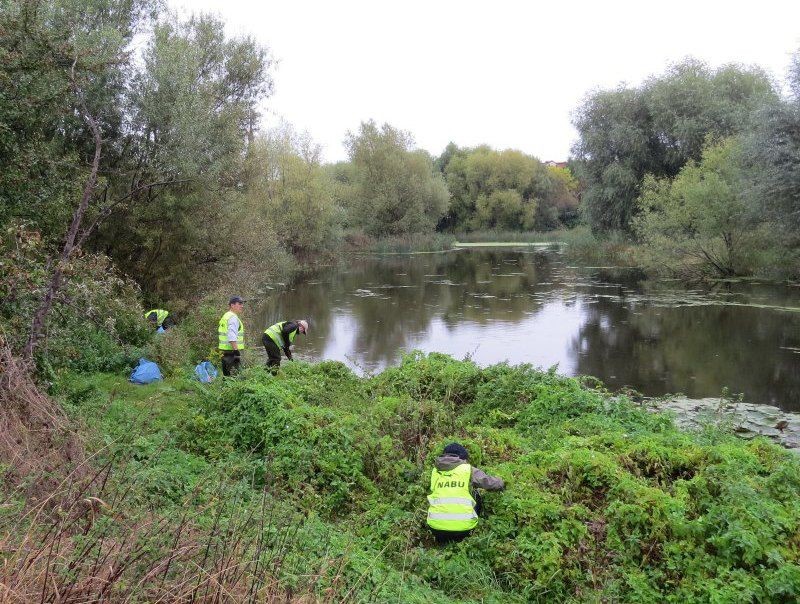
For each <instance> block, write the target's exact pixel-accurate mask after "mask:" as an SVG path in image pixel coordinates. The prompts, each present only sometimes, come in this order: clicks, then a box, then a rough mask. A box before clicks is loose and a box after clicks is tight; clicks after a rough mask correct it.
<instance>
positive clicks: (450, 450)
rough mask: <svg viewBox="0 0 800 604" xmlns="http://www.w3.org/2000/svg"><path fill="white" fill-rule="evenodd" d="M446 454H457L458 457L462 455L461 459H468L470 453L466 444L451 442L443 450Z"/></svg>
mask: <svg viewBox="0 0 800 604" xmlns="http://www.w3.org/2000/svg"><path fill="white" fill-rule="evenodd" d="M442 453H444V454H445V455H455V456H456V457H460V458H461V459H468V458H469V453H467V449H466V447H465V446H464V445H462V444H460V443H450V444H449V445H447V446H446V447H445V448H444V451H442Z"/></svg>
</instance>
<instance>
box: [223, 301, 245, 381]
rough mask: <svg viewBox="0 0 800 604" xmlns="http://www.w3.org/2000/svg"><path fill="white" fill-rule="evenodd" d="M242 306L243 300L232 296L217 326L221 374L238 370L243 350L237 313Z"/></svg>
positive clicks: (241, 333)
mask: <svg viewBox="0 0 800 604" xmlns="http://www.w3.org/2000/svg"><path fill="white" fill-rule="evenodd" d="M243 308H244V300H243V299H242V298H241V297H239V296H233V297H231V299H230V300H229V301H228V312H226V313H225V314H224V315H222V318H220V320H219V325H218V326H217V335H218V337H219V344H218V346H219V351H220V353H222V375H232V374H235V373H236V372H237V371H239V365H240V364H241V362H242V350H244V325H243V324H242V321H241V320H240V319H239V313H240V312H242V309H243Z"/></svg>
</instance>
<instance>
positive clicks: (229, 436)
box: [3, 353, 800, 602]
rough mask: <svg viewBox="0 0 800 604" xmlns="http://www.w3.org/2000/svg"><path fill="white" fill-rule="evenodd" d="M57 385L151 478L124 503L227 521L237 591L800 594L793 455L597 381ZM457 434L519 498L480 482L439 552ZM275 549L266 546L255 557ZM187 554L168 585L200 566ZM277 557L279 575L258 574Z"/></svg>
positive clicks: (254, 379)
mask: <svg viewBox="0 0 800 604" xmlns="http://www.w3.org/2000/svg"><path fill="white" fill-rule="evenodd" d="M59 388H60V389H59V396H60V398H61V399H62V400H63V401H64V404H65V406H66V408H67V409H68V411H69V413H70V414H71V415H72V416H73V417H76V418H80V420H81V421H83V422H85V423H86V424H87V425H89V426H92V427H93V428H94V430H93V432H92V433H93V434H95V436H94V439H95V440H94V441H92V442H91V443H90V444H89V449H90V450H93V451H94V453H93V454H94V455H95V459H96V460H97V462H98V463H100V462H102V463H108V462H110V461H111V460H112V458H113V459H114V460H117V461H116V462H115V463H116V464H117V466H118V467H119V468H120V470H119V471H120V472H121V474H122V475H124V477H125V482H126V484H130V485H134V486H133V487H130V489H129V490H130V495H129V496H128V497H127V499H124V500H123V501H122V503H118V504H117V508H118V509H119V508H121V507H124V506H128V507H129V508H130V510H138V511H139V512H141V511H142V510H144V509H147V510H151V511H153V512H154V513H155V512H158V513H159V514H164V515H169V514H170V513H171V512H170V511H172V513H173V514H177V510H183V511H182V512H181V514H180V515H176V516H175V517H176V518H181V517H183V516H186V514H187V512H185V510H187V509H190V510H192V512H191V522H189V521H188V520H187V521H186V522H187V524H191V526H192V531H191V532H192V533H193V534H194V535H196V536H197V538H198V539H200V540H201V541H202V539H210V538H211V537H209V535H211V534H212V533H213V535H216V536H215V537H214V539H216V540H220V539H221V537H220V535H221V534H223V533H220V530H219V526H220V525H225V526H226V527H229V528H230V530H231V531H233V534H234V535H235V539H234V541H232V542H230V543H231V544H232V543H236V544H237V545H236V546H235V547H232V551H234V550H235V551H236V552H238V553H237V555H239V556H242V558H243V559H246V560H248V564H249V566H247V569H246V570H244V571H243V573H242V575H241V577H240V578H239V579H240V580H239V583H237V584H236V586H237V589H244V587H243V586H247V585H249V586H250V588H249V589H250V592H249V593H255V592H258V593H260V594H261V595H262V596H263V595H264V594H266V593H267V592H266V591H265V590H267V589H275V590H284V591H275V593H281V594H285V593H292V594H296V595H297V598H300V597H301V595H302V597H304V598H308V600H300V601H364V602H368V601H382V602H385V601H402V602H479V601H482V602H601V601H619V602H793V601H797V599H798V597H800V564H799V563H798V556H799V554H800V497H798V495H800V461H798V459H797V457H796V456H795V454H793V453H792V452H790V451H788V450H784V449H782V448H780V447H778V446H776V445H774V444H772V443H769V442H767V441H765V440H760V439H756V440H753V441H743V440H740V439H738V438H737V437H736V436H735V435H733V434H732V433H727V432H725V431H722V430H720V429H718V428H712V427H709V428H706V429H704V430H702V431H699V432H692V433H690V432H682V431H680V430H678V429H677V428H676V427H675V426H674V423H673V421H672V418H671V417H670V416H668V415H664V414H658V413H651V412H649V411H646V410H644V409H643V408H641V407H640V406H639V405H638V404H637V403H635V402H632V401H631V400H629V399H627V398H625V397H623V396H614V395H612V394H610V393H608V392H606V391H605V390H603V389H602V387H601V386H599V385H598V384H597V383H596V382H594V381H589V380H581V379H576V378H565V377H563V376H559V375H557V374H556V373H554V372H543V371H539V370H536V369H534V368H532V367H530V366H526V365H520V366H510V365H506V364H501V365H495V366H491V367H487V368H481V367H479V366H477V365H476V364H474V363H472V362H470V361H457V360H454V359H452V358H450V357H448V356H445V355H441V354H430V355H423V354H421V353H412V354H410V355H407V356H406V357H404V359H403V361H402V362H401V363H400V364H399V365H398V366H396V367H391V368H389V369H387V370H385V371H383V372H382V373H380V374H378V375H376V376H374V377H360V376H357V375H355V374H353V373H352V372H351V371H350V370H349V369H348V368H347V367H346V366H344V365H343V364H341V363H338V362H332V361H325V362H320V363H316V364H307V363H302V362H294V363H288V364H286V365H285V366H283V367H282V368H281V370H280V372H278V374H277V375H273V374H272V373H270V372H268V371H265V370H264V369H261V368H250V369H248V370H246V371H245V372H244V374H243V375H241V376H240V377H238V378H236V379H233V380H225V381H220V382H217V383H214V384H211V385H209V386H204V385H199V384H197V383H195V382H192V381H191V380H190V379H188V378H186V379H185V378H180V377H175V378H170V379H169V380H167V381H166V382H164V383H160V384H153V385H150V386H145V387H135V386H133V385H130V384H127V383H126V382H125V381H124V379H122V378H120V377H119V376H116V375H108V374H105V375H103V374H96V375H90V376H87V375H78V376H72V377H70V378H68V379H63V380H62V381H61V382H60V384H59ZM452 440H458V441H460V442H462V443H464V444H465V446H466V447H467V448H468V450H469V451H470V454H471V458H472V461H473V463H474V464H475V465H478V466H480V467H481V468H482V469H484V470H486V471H487V472H489V473H490V474H495V475H499V476H501V477H503V478H504V479H505V480H506V482H507V489H506V490H505V491H504V492H502V493H487V494H486V495H485V507H486V514H485V517H484V518H482V520H481V523H480V525H479V527H478V528H477V529H476V531H475V532H474V533H473V534H472V535H471V536H470V537H469V538H468V539H467V540H465V541H464V542H462V543H458V544H451V545H448V546H446V547H437V546H436V545H435V544H434V543H433V540H432V538H431V537H430V536H429V534H428V532H427V530H426V528H425V513H426V500H425V495H426V493H427V486H428V484H427V483H428V479H429V473H430V468H431V465H432V462H433V458H434V457H435V456H436V455H437V454H438V453H439V452H440V450H441V448H442V446H443V445H444V444H445V443H447V442H450V441H452ZM109 483H111V484H113V483H114V479H113V478H111V479H110V480H109ZM221 485H224V486H221ZM107 488H109V487H107ZM265 502H266V503H265ZM11 509H12V508H5V509H4V512H3V519H4V521H9V520H10V518H12V517H13V513H12V512H11V511H10V510H11ZM264 510H269V511H268V512H265V511H264ZM130 513H132V512H130ZM248 514H249V515H248ZM262 516H263V517H265V518H267V520H265V521H264V526H267V527H271V528H267V529H264V528H263V527H262V526H261V525H260V524H259V522H258V521H256V519H258V518H260V517H262ZM117 517H118V516H117V515H113V514H108V515H106V516H104V522H105V523H112V524H113V522H114V521H115V520H114V519H115V518H117ZM244 518H247V519H248V520H247V521H245V520H244ZM214 527H217V528H214ZM92 530H94V529H92ZM105 530H111V529H110V528H106V529H105ZM215 531H216V532H215ZM237 531H238V533H237ZM239 533H240V534H239ZM261 533H264V534H265V535H266V537H264V538H263V539H266V541H264V540H263V539H262V541H259V535H260V534H261ZM89 534H92V533H91V532H90V533H89ZM224 534H227V533H224ZM84 539H85V537H84ZM284 541H285V542H286V543H287V544H289V545H286V546H285V548H283V549H281V548H282V547H283V546H280V547H279V545H277V544H279V543H283V542H284ZM262 542H263V543H266V542H269V543H270V544H271V545H270V546H269V547H266V546H262V547H261V549H257V548H256V545H257V544H258V543H262ZM243 544H250V545H249V546H248V547H245V546H244V545H243ZM162 549H163V548H162ZM152 550H153V552H158V551H162V550H161V549H159V548H158V547H156V546H155V545H153V547H152ZM256 551H258V555H257V556H255V554H254V552H256ZM276 552H280V555H278V553H276ZM154 555H155V553H154ZM254 556H255V558H254ZM259 556H260V558H259ZM189 558H190V556H187V557H186V558H185V559H184V558H180V557H179V560H178V561H177V562H176V564H175V568H174V569H172V570H169V571H165V576H166V577H170V576H172V575H171V574H170V573H178V574H180V573H181V572H185V567H182V566H181V565H182V564H183V563H184V562H185V563H186V564H189V563H190V560H189ZM255 559H259V560H261V561H262V562H261V563H259V564H262V563H263V564H265V565H266V566H260V568H261V569H262V571H258V568H259V565H256V563H255V562H253V560H255ZM279 559H280V560H291V561H292V562H291V563H288V562H286V563H278V562H276V560H279ZM181 560H184V562H181ZM264 568H268V570H269V573H268V575H269V576H268V578H265V576H263V575H258V572H262V573H263V572H264V571H263V569H264ZM134 575H135V574H134V573H133V571H132V570H131V577H134ZM258 577H261V578H259V579H258V580H256V578H258ZM130 580H132V579H130ZM167 583H168V582H167ZM254 585H255V586H256V587H255V588H253V586H254ZM232 589H233V588H232ZM253 589H255V592H254V591H253ZM259 590H261V591H259ZM285 590H289V592H286V591H285ZM126 593H127V592H126ZM142 593H145V592H142Z"/></svg>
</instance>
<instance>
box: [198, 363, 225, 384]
mask: <svg viewBox="0 0 800 604" xmlns="http://www.w3.org/2000/svg"><path fill="white" fill-rule="evenodd" d="M194 374H195V375H196V376H197V379H198V380H200V381H201V382H203V383H204V384H208V383H209V382H210V381H212V380H213V379H215V378H216V377H217V375H219V374H218V373H217V368H216V367H214V365H213V364H212V363H211V361H203V362H201V363H198V364H197V367H195V368H194Z"/></svg>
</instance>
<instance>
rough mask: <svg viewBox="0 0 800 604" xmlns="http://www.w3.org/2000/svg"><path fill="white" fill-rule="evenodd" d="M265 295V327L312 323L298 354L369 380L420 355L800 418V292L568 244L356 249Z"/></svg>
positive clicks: (261, 322) (260, 324) (261, 321)
mask: <svg viewBox="0 0 800 604" xmlns="http://www.w3.org/2000/svg"><path fill="white" fill-rule="evenodd" d="M265 293H266V294H269V298H268V299H267V300H266V302H263V303H262V304H261V305H260V306H258V307H257V308H256V309H255V311H256V323H257V325H255V326H254V327H256V329H258V331H256V333H258V332H259V331H263V329H264V328H265V327H266V326H268V325H270V324H271V323H273V322H275V321H278V320H283V319H291V318H308V319H309V321H310V323H311V328H310V330H309V334H308V336H306V337H304V336H301V335H300V336H298V338H297V341H296V342H295V356H296V357H297V358H302V359H306V360H320V359H335V360H339V361H342V362H344V363H346V364H347V365H349V366H350V367H352V368H354V369H355V370H356V371H358V372H361V373H371V372H375V371H377V370H380V369H382V368H384V367H386V366H387V365H391V364H394V363H397V361H398V360H399V358H400V355H401V354H402V353H403V351H409V350H413V349H420V350H423V351H426V352H430V351H438V352H444V353H447V354H450V355H452V356H453V357H455V358H458V359H462V358H465V357H469V358H471V359H472V360H474V361H475V362H477V363H478V364H480V365H483V366H485V365H489V364H493V363H499V362H503V361H508V362H509V363H512V364H518V363H530V364H531V365H533V366H536V367H541V368H544V369H548V368H550V367H553V366H557V371H558V372H559V373H562V374H565V375H570V376H574V375H592V376H595V377H598V378H600V379H601V380H602V381H603V382H604V383H605V384H606V385H607V386H608V387H609V388H611V389H617V388H621V387H623V386H629V387H631V388H633V389H635V390H637V391H638V392H641V393H642V394H644V395H647V396H659V395H663V394H667V393H683V394H685V395H686V396H688V397H691V398H702V397H716V396H720V394H721V393H722V392H723V389H724V388H727V389H728V390H729V391H730V392H731V393H741V394H742V395H743V398H744V400H745V401H746V402H752V403H762V404H772V405H776V406H778V407H780V408H782V409H783V410H786V411H800V287H798V286H797V285H780V286H776V285H768V284H763V283H761V284H759V283H752V282H749V283H733V282H731V283H721V284H715V285H714V286H713V287H696V286H686V285H684V284H681V283H679V282H672V281H653V280H647V279H645V278H644V276H643V275H642V274H640V273H639V272H638V271H636V270H635V269H621V268H613V267H588V266H580V265H576V264H575V263H573V262H571V261H570V260H568V259H567V258H566V257H565V256H564V254H563V252H562V249H561V248H560V247H558V246H547V247H541V246H539V247H525V248H492V249H486V248H484V249H461V250H453V251H448V252H441V253H431V254H407V255H382V256H357V255H354V256H353V257H352V258H349V259H347V261H346V262H345V263H343V266H341V267H338V268H327V269H324V270H322V271H319V272H318V273H316V274H313V275H304V276H302V277H299V278H298V279H296V280H295V281H294V282H293V283H288V284H274V283H273V284H270V285H268V286H267V288H266V289H265ZM248 327H249V326H248ZM253 331H255V330H253ZM259 343H260V336H259Z"/></svg>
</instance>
